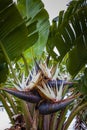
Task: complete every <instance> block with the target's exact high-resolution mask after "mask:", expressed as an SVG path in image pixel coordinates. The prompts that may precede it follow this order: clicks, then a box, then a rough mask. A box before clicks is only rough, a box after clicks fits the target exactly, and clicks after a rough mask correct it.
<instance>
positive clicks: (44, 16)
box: [18, 0, 49, 59]
mask: <svg viewBox="0 0 87 130" xmlns="http://www.w3.org/2000/svg"><path fill="white" fill-rule="evenodd" d="M23 5H24V6H23ZM18 8H19V10H21V9H25V11H24V12H23V13H22V14H23V16H27V19H29V21H28V23H31V22H32V21H38V23H37V30H38V31H39V39H38V41H37V43H36V44H35V45H34V46H33V47H32V48H31V49H29V51H28V52H27V53H28V58H30V59H31V58H32V56H31V50H32V52H33V53H32V55H33V57H36V56H38V58H39V57H40V56H41V54H42V52H43V50H44V47H45V45H46V43H47V39H48V34H49V16H48V13H47V11H46V10H45V9H44V4H43V3H42V1H41V0H26V2H24V0H22V1H20V0H18ZM29 56H30V57H29Z"/></svg>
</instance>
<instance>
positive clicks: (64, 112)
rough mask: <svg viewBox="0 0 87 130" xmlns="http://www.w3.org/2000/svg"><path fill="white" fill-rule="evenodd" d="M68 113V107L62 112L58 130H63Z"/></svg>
mask: <svg viewBox="0 0 87 130" xmlns="http://www.w3.org/2000/svg"><path fill="white" fill-rule="evenodd" d="M66 112H67V107H66V108H64V109H63V110H61V113H60V117H59V122H58V124H57V126H58V128H57V130H62V127H63V124H64V121H65V119H66V117H65V116H66Z"/></svg>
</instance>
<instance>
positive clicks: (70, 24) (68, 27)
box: [49, 0, 87, 76]
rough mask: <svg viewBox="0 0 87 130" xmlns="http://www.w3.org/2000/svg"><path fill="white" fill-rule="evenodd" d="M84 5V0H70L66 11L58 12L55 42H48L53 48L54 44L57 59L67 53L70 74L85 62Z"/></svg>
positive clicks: (86, 9)
mask: <svg viewBox="0 0 87 130" xmlns="http://www.w3.org/2000/svg"><path fill="white" fill-rule="evenodd" d="M86 5H87V4H86V1H85V0H82V1H72V2H71V3H70V5H69V7H68V9H67V11H66V12H65V13H64V12H61V13H60V15H59V17H58V19H59V21H57V22H58V27H57V29H56V33H55V34H54V39H55V42H51V43H50V44H52V45H53V48H54V47H55V46H56V48H57V49H58V51H59V53H60V56H59V57H58V59H57V60H59V61H61V60H62V59H63V58H64V57H65V56H66V54H68V55H67V57H68V61H67V68H68V70H69V72H70V74H71V75H72V76H75V75H76V74H77V73H78V72H79V71H80V69H81V68H82V67H83V66H84V65H85V64H86V63H87V38H86V35H87V6H86ZM54 22H55V21H54ZM49 39H50V37H49ZM50 44H49V45H50ZM52 45H51V46H52ZM50 54H52V53H50Z"/></svg>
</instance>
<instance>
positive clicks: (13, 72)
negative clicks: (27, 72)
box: [0, 41, 18, 83]
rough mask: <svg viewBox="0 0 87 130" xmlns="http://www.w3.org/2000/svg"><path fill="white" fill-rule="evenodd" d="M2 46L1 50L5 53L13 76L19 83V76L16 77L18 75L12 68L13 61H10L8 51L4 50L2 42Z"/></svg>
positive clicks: (0, 43)
mask: <svg viewBox="0 0 87 130" xmlns="http://www.w3.org/2000/svg"><path fill="white" fill-rule="evenodd" d="M0 46H1V49H2V51H3V53H4V56H5V58H6V61H7V63H8V64H9V66H10V69H11V71H12V74H13V76H14V80H15V82H16V83H18V79H17V76H16V74H15V71H14V69H13V67H12V64H11V61H10V59H9V57H8V54H7V52H6V50H5V48H4V46H3V44H2V42H1V41H0Z"/></svg>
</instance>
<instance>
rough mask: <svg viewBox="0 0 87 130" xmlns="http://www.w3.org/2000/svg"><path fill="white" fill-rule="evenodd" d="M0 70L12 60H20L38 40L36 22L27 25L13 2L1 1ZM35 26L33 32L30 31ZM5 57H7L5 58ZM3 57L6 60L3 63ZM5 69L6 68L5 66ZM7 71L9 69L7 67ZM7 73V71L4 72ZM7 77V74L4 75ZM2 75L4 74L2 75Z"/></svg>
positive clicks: (10, 0) (8, 0)
mask: <svg viewBox="0 0 87 130" xmlns="http://www.w3.org/2000/svg"><path fill="white" fill-rule="evenodd" d="M0 5H2V6H0V68H1V67H2V66H3V65H5V64H7V62H8V61H6V60H7V59H6V57H5V56H6V55H7V57H9V59H10V60H14V59H15V58H16V59H18V58H20V55H21V53H22V52H23V51H25V50H26V49H28V48H29V47H30V46H32V45H33V44H34V43H35V42H36V41H37V39H38V32H37V29H36V27H35V26H36V24H37V22H36V21H33V23H30V24H27V22H26V21H25V20H26V19H25V20H24V19H23V18H22V16H21V15H20V13H19V11H18V9H17V7H16V5H15V4H14V3H13V1H12V0H4V1H3V0H0ZM32 25H34V29H33V30H31V31H30V30H29V29H30V27H31V26H32ZM4 55H5V56H4ZM2 56H3V57H4V60H3V61H2ZM4 67H5V66H4ZM6 69H7V67H6ZM4 72H6V71H4ZM3 74H4V75H6V74H7V73H3ZM0 75H2V74H0Z"/></svg>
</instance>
